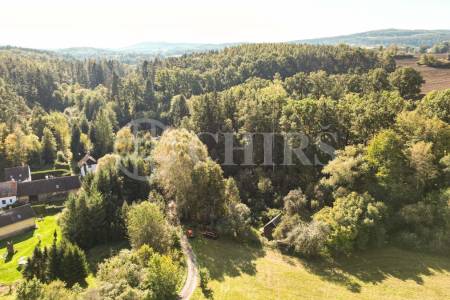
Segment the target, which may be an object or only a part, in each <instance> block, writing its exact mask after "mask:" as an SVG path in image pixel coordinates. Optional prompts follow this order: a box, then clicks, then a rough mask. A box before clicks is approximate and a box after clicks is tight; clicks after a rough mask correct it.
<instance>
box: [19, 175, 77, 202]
mask: <svg viewBox="0 0 450 300" xmlns="http://www.w3.org/2000/svg"><path fill="white" fill-rule="evenodd" d="M80 187H81V181H80V178H79V177H78V176H63V177H51V178H48V179H40V180H32V181H26V182H18V183H17V197H18V200H19V201H23V202H29V201H43V200H55V199H60V198H62V197H65V196H67V195H68V194H69V193H71V192H76V191H77V190H78V189H79V188H80Z"/></svg>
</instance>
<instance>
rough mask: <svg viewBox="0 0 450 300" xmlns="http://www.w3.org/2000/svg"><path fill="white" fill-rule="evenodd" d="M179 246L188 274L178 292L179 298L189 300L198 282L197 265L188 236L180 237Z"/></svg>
mask: <svg viewBox="0 0 450 300" xmlns="http://www.w3.org/2000/svg"><path fill="white" fill-rule="evenodd" d="M181 248H182V249H183V252H184V255H185V256H186V260H187V269H188V274H187V278H186V281H185V283H184V287H183V289H182V290H181V292H180V294H179V296H180V297H179V299H180V300H189V299H190V298H191V296H192V294H193V293H194V291H195V289H196V288H197V283H198V276H199V275H198V267H197V258H196V257H195V253H194V251H193V250H192V247H191V245H190V244H189V240H188V238H187V237H186V236H185V235H183V236H182V237H181Z"/></svg>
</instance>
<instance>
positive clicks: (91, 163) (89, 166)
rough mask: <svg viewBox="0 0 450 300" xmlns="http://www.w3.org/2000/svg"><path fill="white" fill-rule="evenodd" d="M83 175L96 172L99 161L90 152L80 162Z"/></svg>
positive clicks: (79, 165)
mask: <svg viewBox="0 0 450 300" xmlns="http://www.w3.org/2000/svg"><path fill="white" fill-rule="evenodd" d="M78 167H79V168H80V172H81V176H83V177H84V176H86V175H87V174H89V173H94V172H95V170H96V168H97V161H96V160H95V158H93V157H92V156H91V155H90V154H89V153H88V154H86V155H85V156H84V157H83V158H82V159H81V160H80V161H79V162H78Z"/></svg>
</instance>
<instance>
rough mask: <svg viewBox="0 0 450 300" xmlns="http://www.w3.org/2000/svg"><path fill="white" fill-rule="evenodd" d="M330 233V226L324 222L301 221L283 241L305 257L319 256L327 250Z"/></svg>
mask: <svg viewBox="0 0 450 300" xmlns="http://www.w3.org/2000/svg"><path fill="white" fill-rule="evenodd" d="M328 233H329V229H328V226H327V225H326V224H324V223H322V222H317V221H311V222H310V223H305V222H300V223H299V224H298V225H297V226H296V227H294V229H292V230H291V231H290V232H289V233H288V234H287V237H286V238H285V239H284V240H283V242H285V243H287V244H288V245H289V246H290V247H291V248H292V249H293V250H294V252H295V253H297V254H300V255H302V256H305V257H311V256H318V255H320V254H321V253H323V252H324V250H325V244H326V241H327V238H328Z"/></svg>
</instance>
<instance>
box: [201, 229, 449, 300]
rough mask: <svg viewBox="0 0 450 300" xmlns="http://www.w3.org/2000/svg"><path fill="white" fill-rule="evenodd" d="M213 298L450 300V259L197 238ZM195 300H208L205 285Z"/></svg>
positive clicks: (390, 250) (398, 252)
mask: <svg viewBox="0 0 450 300" xmlns="http://www.w3.org/2000/svg"><path fill="white" fill-rule="evenodd" d="M192 245H193V248H194V251H195V253H196V254H197V259H198V262H199V264H200V265H201V266H204V267H206V268H207V269H209V272H210V274H211V281H210V283H209V287H210V288H211V290H212V298H213V299H220V300H226V299H229V300H231V299H251V300H259V299H280V300H281V299H282V300H286V299H342V300H347V299H350V300H351V299H355V300H356V299H358V300H364V299H374V300H379V299H383V300H384V299H396V300H397V299H405V300H406V299H408V300H412V299H417V300H419V299H420V300H424V299H427V300H433V299H436V300H437V299H449V295H450V258H448V257H442V256H433V255H428V254H422V253H415V252H408V251H404V250H400V249H397V248H386V249H382V250H371V251H367V252H364V253H359V254H356V255H354V256H352V257H351V258H340V259H336V260H335V261H333V262H330V261H328V262H326V261H320V260H317V261H305V260H301V259H298V258H294V257H290V256H286V255H283V254H280V253H279V252H278V251H275V250H271V249H266V248H258V247H256V246H248V245H242V244H238V243H236V242H232V241H227V240H216V241H214V240H205V239H202V238H200V237H198V238H196V239H195V240H193V241H192ZM192 299H193V300H203V299H206V298H205V297H204V295H203V294H202V292H201V290H200V289H197V291H196V292H195V294H194V297H193V298H192Z"/></svg>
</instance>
